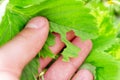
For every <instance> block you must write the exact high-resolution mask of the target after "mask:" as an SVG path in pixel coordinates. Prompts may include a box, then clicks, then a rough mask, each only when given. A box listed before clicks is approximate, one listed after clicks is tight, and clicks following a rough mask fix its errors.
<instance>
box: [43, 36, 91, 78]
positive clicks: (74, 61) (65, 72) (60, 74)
mask: <svg viewBox="0 0 120 80" xmlns="http://www.w3.org/2000/svg"><path fill="white" fill-rule="evenodd" d="M73 44H75V45H76V46H78V47H79V48H81V51H80V52H79V56H78V57H77V58H71V59H70V62H63V61H62V57H60V58H59V59H58V60H57V61H56V62H55V63H53V65H52V66H51V67H50V68H49V69H48V71H47V72H46V74H45V76H44V77H45V80H70V78H71V77H72V75H73V74H74V73H75V71H76V70H77V69H78V68H79V66H80V65H81V64H82V63H83V61H84V60H85V58H86V57H87V56H88V54H89V52H90V50H91V48H92V42H91V41H90V40H87V41H85V42H84V43H83V42H82V41H81V40H80V38H78V37H77V38H75V39H74V40H73Z"/></svg>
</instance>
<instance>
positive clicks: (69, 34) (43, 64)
mask: <svg viewBox="0 0 120 80" xmlns="http://www.w3.org/2000/svg"><path fill="white" fill-rule="evenodd" d="M54 35H55V45H54V46H50V47H49V48H50V50H51V51H52V52H53V53H54V54H55V55H56V54H57V53H59V52H60V51H61V50H62V49H63V47H64V46H65V45H64V43H63V42H62V41H61V40H60V35H59V34H57V33H54ZM66 36H67V39H68V40H69V41H70V40H72V39H73V38H74V37H75V34H74V32H73V31H69V32H67V34H66ZM51 60H52V59H51V58H40V59H39V62H40V67H39V70H38V71H39V72H41V70H42V69H44V68H45V67H46V66H47V65H48V64H49V63H50V61H51Z"/></svg>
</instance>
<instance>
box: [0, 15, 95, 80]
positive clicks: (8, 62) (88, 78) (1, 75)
mask: <svg viewBox="0 0 120 80" xmlns="http://www.w3.org/2000/svg"><path fill="white" fill-rule="evenodd" d="M48 32H49V23H48V21H47V19H45V18H43V17H36V18H33V19H32V20H30V21H29V23H28V24H27V25H26V27H25V29H24V30H22V31H21V32H20V33H19V34H18V35H17V36H16V37H15V38H14V39H12V40H11V41H9V42H8V43H7V44H5V45H4V46H2V47H1V48H0V80H19V77H20V75H21V72H22V70H23V68H24V67H25V65H26V64H27V63H28V62H29V61H30V60H32V59H33V58H34V57H35V56H36V55H37V53H38V52H39V50H40V49H41V48H42V47H43V45H44V43H45V41H46V39H47V35H48ZM54 35H55V36H56V44H55V45H54V46H51V47H50V49H51V51H52V52H53V53H54V54H57V53H59V52H60V51H61V50H62V49H63V48H64V46H65V45H64V44H63V43H62V42H61V41H60V35H58V34H56V33H54ZM67 39H68V40H70V41H71V40H72V43H73V44H75V45H76V46H78V47H80V48H81V51H80V53H79V56H78V57H77V58H71V59H70V62H63V61H62V57H60V58H58V60H56V62H55V63H53V64H52V66H51V67H50V68H49V69H48V71H47V72H46V73H45V76H44V77H45V80H69V79H71V77H72V76H73V75H74V74H75V72H76V70H77V69H78V68H79V66H80V65H81V64H82V63H83V61H84V60H85V58H86V57H87V55H88V53H89V52H90V50H91V48H92V43H91V41H90V40H87V41H85V42H82V41H81V40H80V38H78V37H75V35H74V33H73V32H72V31H70V32H68V33H67ZM51 60H52V59H51V58H45V59H43V58H40V59H39V61H40V64H41V66H40V68H39V72H41V70H42V69H44V68H45V67H46V66H47V65H48V64H49V62H50V61H51ZM72 80H93V76H92V74H91V73H90V72H89V71H88V70H85V69H82V70H79V71H78V72H77V73H76V74H75V76H74V77H73V79H72Z"/></svg>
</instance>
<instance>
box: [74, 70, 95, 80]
mask: <svg viewBox="0 0 120 80" xmlns="http://www.w3.org/2000/svg"><path fill="white" fill-rule="evenodd" d="M72 80H94V77H93V74H92V73H91V72H90V71H89V70H87V69H81V70H79V71H78V72H77V73H76V74H75V76H74V77H73V78H72Z"/></svg>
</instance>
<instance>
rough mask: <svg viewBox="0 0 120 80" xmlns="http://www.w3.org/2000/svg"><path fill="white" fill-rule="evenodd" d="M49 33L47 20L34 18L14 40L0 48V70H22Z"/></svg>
mask: <svg viewBox="0 0 120 80" xmlns="http://www.w3.org/2000/svg"><path fill="white" fill-rule="evenodd" d="M13 24H14V23H13ZM48 32H49V23H48V20H47V19H46V18H44V17H35V18H33V19H32V20H30V21H29V22H28V24H27V25H26V27H25V29H24V30H22V31H21V32H20V33H19V34H18V35H17V36H16V37H15V38H14V39H12V40H11V41H10V42H8V43H7V44H6V45H4V46H3V47H1V48H0V69H1V67H2V68H7V69H8V67H9V68H10V70H11V71H13V70H14V71H18V70H20V71H21V70H22V69H23V67H24V66H25V65H26V64H27V63H28V62H29V61H30V60H32V59H33V58H34V57H35V56H36V54H37V53H38V52H39V51H40V49H41V48H42V47H43V45H44V43H45V41H46V39H47V35H48Z"/></svg>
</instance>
